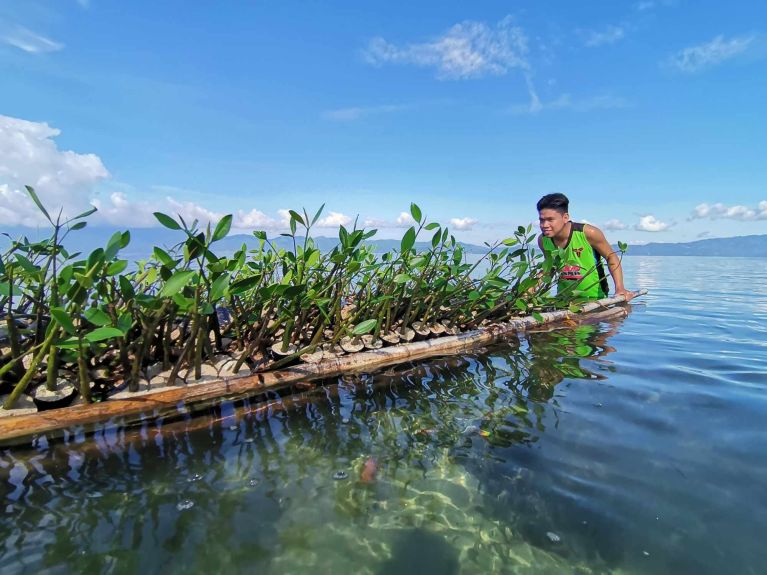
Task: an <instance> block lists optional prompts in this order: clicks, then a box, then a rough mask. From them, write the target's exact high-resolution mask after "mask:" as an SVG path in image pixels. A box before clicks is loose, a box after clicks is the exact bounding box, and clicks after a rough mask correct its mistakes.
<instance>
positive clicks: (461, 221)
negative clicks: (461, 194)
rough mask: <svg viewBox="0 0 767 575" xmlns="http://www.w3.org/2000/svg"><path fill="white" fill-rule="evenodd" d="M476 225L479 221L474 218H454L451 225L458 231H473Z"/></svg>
mask: <svg viewBox="0 0 767 575" xmlns="http://www.w3.org/2000/svg"><path fill="white" fill-rule="evenodd" d="M476 223H478V220H475V219H474V218H452V219H451V220H450V225H451V226H453V227H454V228H455V229H457V230H471V229H472V228H473V227H474V224H476Z"/></svg>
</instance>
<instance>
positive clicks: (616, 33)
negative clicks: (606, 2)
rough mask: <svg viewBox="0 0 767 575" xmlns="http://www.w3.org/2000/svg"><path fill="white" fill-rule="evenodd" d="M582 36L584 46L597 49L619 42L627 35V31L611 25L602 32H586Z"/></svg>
mask: <svg viewBox="0 0 767 575" xmlns="http://www.w3.org/2000/svg"><path fill="white" fill-rule="evenodd" d="M581 34H582V36H583V43H584V45H586V46H588V47H589V48H596V47H598V46H606V45H610V44H615V43H616V42H619V41H620V40H622V39H623V38H624V36H625V35H626V30H625V29H624V28H623V27H622V26H614V25H610V26H607V27H605V28H603V29H602V30H585V31H582V32H581Z"/></svg>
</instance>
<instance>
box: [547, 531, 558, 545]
mask: <svg viewBox="0 0 767 575" xmlns="http://www.w3.org/2000/svg"><path fill="white" fill-rule="evenodd" d="M546 537H547V538H548V539H549V541H551V542H552V543H559V542H560V541H562V538H561V537H560V536H559V535H557V534H556V533H554V532H553V531H546Z"/></svg>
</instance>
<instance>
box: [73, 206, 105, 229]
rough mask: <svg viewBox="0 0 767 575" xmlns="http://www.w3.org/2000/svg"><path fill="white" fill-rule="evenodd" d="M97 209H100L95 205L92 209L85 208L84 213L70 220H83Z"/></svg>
mask: <svg viewBox="0 0 767 575" xmlns="http://www.w3.org/2000/svg"><path fill="white" fill-rule="evenodd" d="M97 211H98V208H97V207H96V206H93V207H92V208H91V209H90V210H85V211H84V212H83V213H82V214H79V215H76V216H75V217H74V218H71V219H70V220H69V221H70V222H73V221H75V220H81V219H83V218H87V217H88V216H90V215H91V214H95V213H96V212H97ZM81 223H82V222H81ZM75 225H77V224H75ZM72 229H74V226H72Z"/></svg>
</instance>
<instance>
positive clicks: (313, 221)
mask: <svg viewBox="0 0 767 575" xmlns="http://www.w3.org/2000/svg"><path fill="white" fill-rule="evenodd" d="M324 209H325V204H322V205H321V206H320V209H319V210H317V213H316V214H314V217H313V218H312V225H314V224H316V223H317V220H319V219H320V214H322V210H324Z"/></svg>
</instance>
